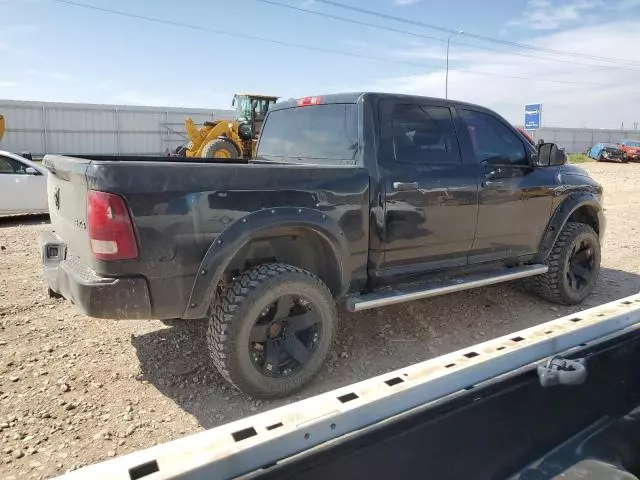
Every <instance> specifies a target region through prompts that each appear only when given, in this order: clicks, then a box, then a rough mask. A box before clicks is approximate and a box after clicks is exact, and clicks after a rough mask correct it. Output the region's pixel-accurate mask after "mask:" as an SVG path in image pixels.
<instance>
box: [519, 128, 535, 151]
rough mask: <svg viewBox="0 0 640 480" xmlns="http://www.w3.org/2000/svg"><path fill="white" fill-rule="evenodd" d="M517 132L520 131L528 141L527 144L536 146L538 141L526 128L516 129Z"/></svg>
mask: <svg viewBox="0 0 640 480" xmlns="http://www.w3.org/2000/svg"><path fill="white" fill-rule="evenodd" d="M516 130H518V131H519V132H520V133H521V134H522V136H523V137H524V138H525V139H526V140H527V142H529V143H530V144H531V145H533V146H535V144H536V141H535V140H534V139H533V137H532V136H531V135H529V133H528V132H527V131H526V130H525V129H524V128H522V127H516Z"/></svg>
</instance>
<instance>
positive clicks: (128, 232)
mask: <svg viewBox="0 0 640 480" xmlns="http://www.w3.org/2000/svg"><path fill="white" fill-rule="evenodd" d="M87 229H88V231H89V242H90V243H91V252H92V253H93V256H94V257H95V258H97V259H99V260H126V259H130V258H137V257H138V246H137V245H136V237H135V235H134V233H133V224H132V223H131V217H130V216H129V211H128V210H127V206H126V204H125V203H124V200H123V199H122V198H121V197H119V196H118V195H113V194H112V193H105V192H96V191H94V190H89V192H88V196H87Z"/></svg>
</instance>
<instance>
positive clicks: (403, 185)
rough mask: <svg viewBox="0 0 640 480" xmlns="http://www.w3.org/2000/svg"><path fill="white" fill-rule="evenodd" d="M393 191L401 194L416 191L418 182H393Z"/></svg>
mask: <svg viewBox="0 0 640 480" xmlns="http://www.w3.org/2000/svg"><path fill="white" fill-rule="evenodd" d="M393 189H394V190H399V191H401V192H406V191H408V190H418V182H393Z"/></svg>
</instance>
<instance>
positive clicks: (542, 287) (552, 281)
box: [525, 222, 601, 305]
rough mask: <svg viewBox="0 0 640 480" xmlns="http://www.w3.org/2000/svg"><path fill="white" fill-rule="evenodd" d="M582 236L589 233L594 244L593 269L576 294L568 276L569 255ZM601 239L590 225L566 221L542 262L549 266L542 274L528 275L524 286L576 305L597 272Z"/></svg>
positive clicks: (548, 296) (563, 303)
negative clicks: (583, 286)
mask: <svg viewBox="0 0 640 480" xmlns="http://www.w3.org/2000/svg"><path fill="white" fill-rule="evenodd" d="M585 236H587V237H590V240H591V242H592V245H593V248H594V257H595V258H594V261H595V270H594V272H593V274H592V278H591V280H590V282H589V284H588V286H587V287H585V288H584V289H583V290H582V291H581V292H579V294H576V293H575V292H573V291H572V290H571V289H570V287H569V283H568V280H567V268H568V262H569V256H570V255H571V250H572V248H573V245H574V244H575V243H576V242H577V241H579V240H580V239H581V238H584V237H585ZM600 259H601V252H600V239H599V238H598V234H597V233H596V232H595V231H594V230H593V228H591V227H590V226H589V225H586V224H584V223H576V222H568V223H567V224H566V225H565V226H564V228H563V229H562V231H561V232H560V235H558V238H557V239H556V243H555V244H554V245H553V248H552V249H551V252H550V253H549V256H548V257H547V260H546V261H545V262H544V263H545V264H546V265H547V266H548V267H549V270H548V271H547V273H545V274H544V275H537V276H535V277H531V278H529V279H527V282H526V284H525V285H526V289H527V290H528V291H529V292H531V293H534V294H536V295H538V296H540V297H542V298H543V299H545V300H548V301H550V302H554V303H559V304H562V305H576V304H578V303H581V302H582V301H583V300H584V299H585V298H587V297H588V296H589V295H590V294H591V292H592V291H593V288H594V287H595V285H596V282H597V280H598V274H599V273H600Z"/></svg>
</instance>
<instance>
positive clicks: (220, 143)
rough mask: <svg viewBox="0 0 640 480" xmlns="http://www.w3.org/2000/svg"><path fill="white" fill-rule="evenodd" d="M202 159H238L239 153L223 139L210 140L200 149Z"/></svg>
mask: <svg viewBox="0 0 640 480" xmlns="http://www.w3.org/2000/svg"><path fill="white" fill-rule="evenodd" d="M201 157H202V158H228V159H231V158H239V157H240V152H238V149H237V148H236V146H235V145H234V144H233V143H232V142H231V140H227V139H225V138H216V139H215V140H211V141H210V142H209V143H207V144H206V145H205V146H204V147H203V148H202V155H201Z"/></svg>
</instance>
